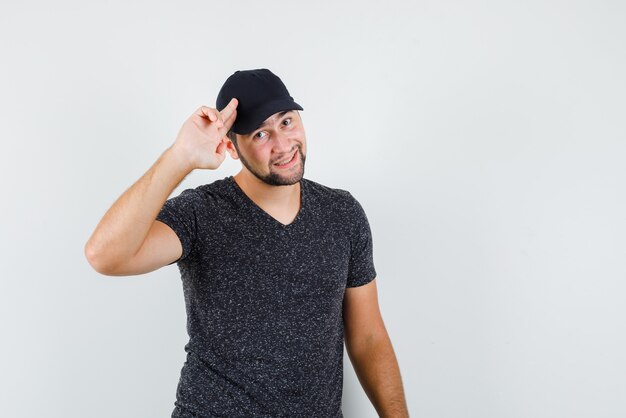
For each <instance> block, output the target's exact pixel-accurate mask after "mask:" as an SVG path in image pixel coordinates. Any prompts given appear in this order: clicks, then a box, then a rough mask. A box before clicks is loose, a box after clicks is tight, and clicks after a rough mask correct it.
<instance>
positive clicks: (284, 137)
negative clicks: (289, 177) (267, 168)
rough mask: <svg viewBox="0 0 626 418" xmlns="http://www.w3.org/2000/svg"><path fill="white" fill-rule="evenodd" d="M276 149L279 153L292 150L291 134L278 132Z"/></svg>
mask: <svg viewBox="0 0 626 418" xmlns="http://www.w3.org/2000/svg"><path fill="white" fill-rule="evenodd" d="M273 139H274V149H275V150H276V152H277V153H280V152H289V151H291V141H290V140H289V135H288V134H286V133H284V132H280V131H278V132H276V134H275V135H274V138H273Z"/></svg>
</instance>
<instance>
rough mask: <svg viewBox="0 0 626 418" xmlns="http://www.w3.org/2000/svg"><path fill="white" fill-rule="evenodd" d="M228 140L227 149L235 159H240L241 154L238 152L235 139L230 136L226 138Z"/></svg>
mask: <svg viewBox="0 0 626 418" xmlns="http://www.w3.org/2000/svg"><path fill="white" fill-rule="evenodd" d="M224 139H225V140H226V151H227V152H228V153H229V154H230V156H231V157H232V158H233V160H238V159H239V154H237V148H235V145H234V144H233V141H231V139H230V138H229V137H225V138H224Z"/></svg>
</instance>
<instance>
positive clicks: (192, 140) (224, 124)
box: [172, 98, 238, 170]
mask: <svg viewBox="0 0 626 418" xmlns="http://www.w3.org/2000/svg"><path fill="white" fill-rule="evenodd" d="M237 104H238V101H237V99H235V98H233V99H231V101H230V102H229V103H228V105H227V106H226V107H225V108H224V109H222V111H221V112H219V111H218V110H217V109H215V108H212V107H207V106H201V107H200V108H199V109H198V110H196V112H195V113H194V114H193V115H191V116H190V117H189V118H188V119H187V120H186V121H185V123H183V126H182V127H181V128H180V131H179V132H178V136H177V137H176V141H175V142H174V144H173V145H172V149H173V150H176V151H177V152H179V153H180V154H181V155H182V156H183V157H184V158H185V160H186V161H188V162H189V164H190V167H189V168H190V169H191V170H194V169H196V168H205V169H206V168H208V169H212V170H214V169H216V168H218V167H219V166H220V165H221V164H222V162H224V158H226V144H227V141H229V139H228V137H227V136H226V134H227V133H228V131H229V130H230V128H231V126H233V123H234V122H235V119H236V117H237V110H236V108H237Z"/></svg>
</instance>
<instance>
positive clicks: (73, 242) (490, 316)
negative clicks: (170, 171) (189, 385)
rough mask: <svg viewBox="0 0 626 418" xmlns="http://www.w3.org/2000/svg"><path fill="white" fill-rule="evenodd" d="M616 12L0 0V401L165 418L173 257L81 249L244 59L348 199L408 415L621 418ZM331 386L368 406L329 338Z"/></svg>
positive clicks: (176, 301)
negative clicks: (149, 267) (368, 236)
mask: <svg viewBox="0 0 626 418" xmlns="http://www.w3.org/2000/svg"><path fill="white" fill-rule="evenodd" d="M625 12H626V6H625V4H624V3H623V2H618V1H567V2H566V1H551V0H548V1H545V0H541V1H538V0H532V1H448V0H444V1H417V2H413V1H398V0H389V1H384V2H381V1H370V2H359V1H351V2H330V1H329V2H323V1H322V2H281V1H274V0H268V1H262V2H254V1H249V2H241V1H239V2H238V1H232V2H226V1H224V2H211V1H204V2H200V1H197V2H148V1H142V2H122V1H111V2H78V1H75V2H68V1H60V2H53V3H50V2H44V1H30V2H28V1H27V2H20V3H17V2H12V3H8V2H3V3H2V4H1V5H0V39H2V41H0V59H1V60H2V65H1V66H0V121H1V123H0V138H2V151H1V152H0V170H1V172H0V182H1V183H0V186H1V187H2V189H1V190H2V192H3V198H2V200H1V202H2V203H1V204H0V211H1V212H0V216H1V219H2V222H1V223H0V234H1V237H2V240H1V248H0V249H1V252H0V254H1V256H2V267H1V270H0V272H1V273H0V274H1V280H0V320H1V330H2V344H1V345H0V370H1V372H0V400H1V404H2V412H1V413H0V414H1V415H2V416H7V417H64V418H67V417H77V418H78V417H94V418H96V417H120V418H126V417H128V418H131V417H132V418H136V417H166V416H169V414H170V413H171V411H172V409H173V407H174V400H175V390H176V385H177V383H178V378H179V375H180V369H181V367H182V365H183V362H184V359H185V352H184V350H183V347H184V345H185V343H186V342H187V334H186V329H185V325H186V322H185V321H186V317H185V309H184V301H183V294H182V286H181V282H180V276H179V272H178V268H177V267H176V265H172V266H169V267H165V268H162V269H160V270H158V271H155V272H153V273H150V274H146V275H143V276H134V277H107V276H102V275H99V274H98V273H96V272H95V271H94V270H93V269H92V268H91V267H90V266H89V264H88V263H87V261H86V259H85V257H84V255H83V246H84V244H85V242H86V241H87V239H88V238H89V236H90V235H91V233H92V231H93V230H94V228H95V226H96V224H97V223H98V221H99V220H100V218H101V217H102V216H103V215H104V213H105V212H106V210H107V209H108V208H109V207H110V206H111V205H112V204H113V202H114V201H115V200H116V199H117V198H118V197H119V196H120V195H121V194H122V193H123V192H124V191H125V190H126V189H127V188H128V187H130V186H131V184H133V183H134V181H136V180H137V179H138V178H139V177H140V176H141V175H142V174H143V173H144V172H145V171H147V170H148V168H149V167H150V166H151V165H152V164H153V163H154V161H155V160H156V159H157V158H158V156H159V155H160V154H161V153H162V152H163V151H164V150H165V149H166V148H167V147H169V146H170V145H171V144H172V143H173V141H174V139H175V137H176V134H177V132H178V130H179V128H180V126H181V125H182V123H183V122H184V120H185V119H186V118H187V117H188V116H189V115H190V114H191V113H193V112H194V111H195V110H196V109H197V108H198V107H199V106H200V105H208V106H214V105H215V97H216V95H217V91H218V90H219V88H220V86H221V85H222V83H223V81H224V80H225V79H226V77H228V76H229V75H230V74H232V73H233V72H234V71H235V70H238V69H250V68H263V67H266V68H270V69H271V70H272V71H274V72H275V73H276V74H278V75H279V76H280V77H281V78H282V79H283V81H284V82H285V83H286V85H287V87H288V88H289V90H290V92H291V93H292V95H293V96H294V98H295V99H296V101H298V102H299V103H300V104H301V105H302V106H303V107H304V111H303V112H301V115H302V118H303V120H304V123H305V128H306V132H307V139H308V154H307V165H306V170H305V177H306V178H309V179H312V180H314V181H317V182H320V183H322V184H325V185H328V186H330V187H336V188H342V189H347V190H350V191H351V192H352V193H353V195H354V196H355V197H356V198H357V199H358V200H359V201H360V202H361V204H362V206H363V207H364V209H365V211H366V213H367V216H368V219H369V221H370V225H371V228H372V233H373V239H374V261H375V265H376V269H377V271H378V279H377V282H378V289H379V297H380V306H381V311H382V314H383V317H384V319H385V323H386V325H387V329H388V331H389V334H390V336H391V339H392V342H393V344H394V348H395V351H396V354H397V357H398V359H399V362H400V369H401V372H402V376H403V381H404V386H405V391H406V395H407V400H408V404H409V409H410V412H411V416H412V417H445V418H448V417H449V418H456V417H476V418H501V417H511V418H517V417H520V418H522V417H532V418H543V417H569V418H575V417H595V418H600V417H617V416H625V415H626V397H625V396H624V394H625V393H626V378H625V377H624V376H626V360H625V357H624V354H623V353H624V352H626V332H625V331H626V319H625V318H626V307H625V304H624V294H625V292H626V281H625V279H626V265H625V262H624V261H625V258H626V257H625V256H626V239H625V236H626V216H625V213H626V197H625V193H624V180H625V178H626V168H625V167H626V164H624V160H625V157H626V135H625V134H626V122H625V115H626V99H625V97H626V82H625V77H624V74H626V26H625V25H624V22H626V13H625ZM239 167H240V163H239V162H238V161H234V160H232V159H230V157H227V160H226V161H225V163H224V164H223V165H222V167H220V168H219V169H218V170H216V171H195V172H193V173H192V174H191V175H189V176H188V177H187V178H186V179H185V180H184V182H183V183H182V184H181V185H180V186H179V188H177V189H176V190H175V191H174V193H173V195H177V194H178V193H180V191H182V190H183V189H185V188H189V187H195V186H197V185H200V184H204V183H208V182H212V181H214V180H216V179H219V178H223V177H225V176H228V175H234V174H236V173H237V172H238V171H239ZM344 386H345V390H344V415H345V416H346V417H347V418H362V417H364V418H367V417H375V416H376V413H375V411H374V409H373V407H372V406H371V404H370V403H369V401H368V399H367V397H366V395H365V394H364V392H363V390H362V389H361V387H360V385H359V382H358V380H357V378H356V376H355V374H354V372H353V369H352V367H351V365H350V363H349V360H348V358H347V355H346V356H345V374H344Z"/></svg>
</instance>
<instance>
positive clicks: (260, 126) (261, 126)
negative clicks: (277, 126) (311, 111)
mask: <svg viewBox="0 0 626 418" xmlns="http://www.w3.org/2000/svg"><path fill="white" fill-rule="evenodd" d="M289 112H292V110H283V111H282V112H280V113H279V114H278V119H280V118H282V117H283V116H284V115H285V113H289ZM265 126H267V121H264V122H263V123H262V124H260V125H259V127H258V128H256V129H261V128H263V127H265ZM256 129H255V131H256Z"/></svg>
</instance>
